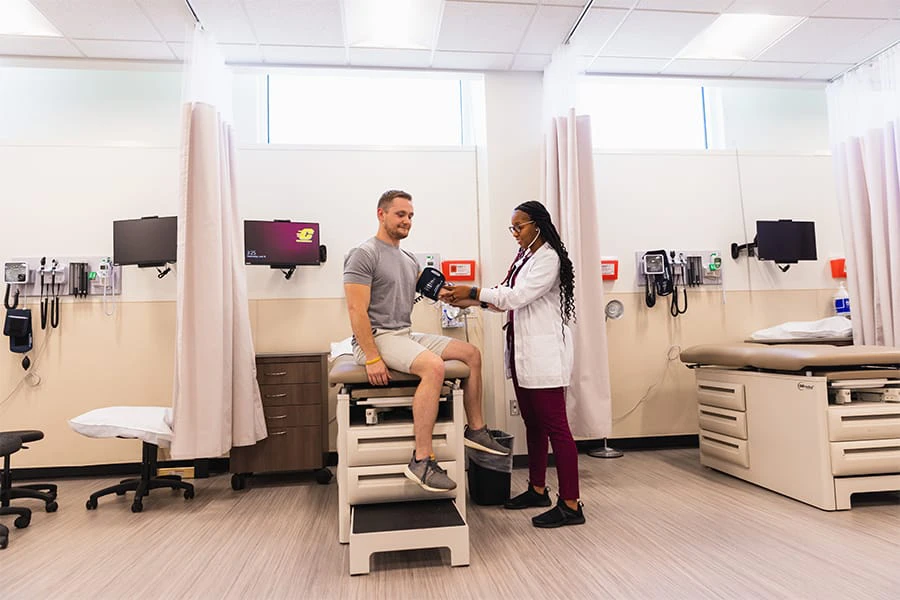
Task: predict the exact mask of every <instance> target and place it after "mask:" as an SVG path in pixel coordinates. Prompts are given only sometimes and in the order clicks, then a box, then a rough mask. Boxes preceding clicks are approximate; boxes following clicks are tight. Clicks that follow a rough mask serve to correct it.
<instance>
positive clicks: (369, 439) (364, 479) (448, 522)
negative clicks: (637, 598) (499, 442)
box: [328, 355, 469, 575]
mask: <svg viewBox="0 0 900 600" xmlns="http://www.w3.org/2000/svg"><path fill="white" fill-rule="evenodd" d="M390 376H391V380H390V384H389V385H387V386H378V387H374V386H371V385H370V384H369V381H368V376H367V375H366V369H365V367H364V366H361V365H358V364H356V361H355V360H354V359H353V357H352V356H347V355H342V356H339V357H337V359H335V361H334V364H333V365H332V367H331V369H330V371H329V374H328V381H329V383H330V384H331V385H339V386H340V390H339V392H338V396H337V407H336V414H337V424H338V438H337V450H338V469H337V484H338V539H339V541H340V543H342V544H348V543H349V545H350V574H351V575H359V574H364V573H368V572H369V570H370V558H371V555H372V554H374V553H376V552H387V551H395V550H414V549H422V548H445V547H446V548H448V549H449V550H450V564H451V565H452V566H464V565H468V564H469V526H468V523H467V522H466V491H465V490H466V488H465V454H464V449H463V427H464V422H465V412H464V410H463V391H462V387H461V382H462V380H464V379H465V378H467V377H468V376H469V368H468V366H466V365H465V364H464V363H462V362H460V361H456V360H450V361H446V362H445V363H444V377H445V384H444V386H442V389H441V402H440V407H439V410H438V421H437V423H435V427H434V434H433V446H434V454H435V458H436V459H437V461H438V464H439V465H440V466H441V467H443V468H444V469H446V470H447V474H448V475H449V476H450V477H451V478H452V479H453V480H454V481H455V482H456V483H457V487H456V489H454V490H450V491H448V492H442V493H434V492H428V491H425V490H423V489H422V488H421V487H420V486H418V485H417V484H416V483H414V482H412V481H410V480H409V479H407V478H406V476H405V475H404V469H405V467H406V465H407V464H408V463H409V460H410V457H411V456H412V452H413V450H414V448H415V435H414V432H413V422H412V415H411V407H412V395H413V393H414V392H415V387H416V385H417V384H418V381H419V378H418V377H416V376H415V375H409V374H406V373H400V372H397V371H390ZM367 412H368V414H367ZM367 422H368V423H369V424H367Z"/></svg>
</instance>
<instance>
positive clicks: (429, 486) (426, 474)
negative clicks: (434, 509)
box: [403, 450, 456, 492]
mask: <svg viewBox="0 0 900 600" xmlns="http://www.w3.org/2000/svg"><path fill="white" fill-rule="evenodd" d="M403 472H404V474H405V475H406V476H407V477H408V478H409V479H411V480H412V481H415V482H416V483H418V484H419V485H420V486H422V489H423V490H427V491H429V492H449V491H450V490H454V489H456V482H455V481H453V480H452V479H450V478H449V477H448V476H447V471H445V470H444V469H442V468H441V467H440V466H438V464H437V461H435V460H434V456H429V457H428V458H425V459H422V460H416V452H415V450H414V451H413V455H412V460H410V461H409V464H408V465H406V469H404V471H403Z"/></svg>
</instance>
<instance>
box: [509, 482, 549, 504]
mask: <svg viewBox="0 0 900 600" xmlns="http://www.w3.org/2000/svg"><path fill="white" fill-rule="evenodd" d="M550 505H551V503H550V492H549V491H548V489H547V488H544V493H543V494H538V493H537V492H536V491H534V488H533V487H531V484H530V483H529V484H528V489H527V490H525V491H524V492H522V493H521V494H519V495H518V496H516V497H515V498H510V499H509V500H507V501H506V503H504V504H503V508H508V509H509V510H519V509H521V508H531V507H532V506H550Z"/></svg>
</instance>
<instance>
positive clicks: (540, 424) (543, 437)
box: [508, 323, 580, 500]
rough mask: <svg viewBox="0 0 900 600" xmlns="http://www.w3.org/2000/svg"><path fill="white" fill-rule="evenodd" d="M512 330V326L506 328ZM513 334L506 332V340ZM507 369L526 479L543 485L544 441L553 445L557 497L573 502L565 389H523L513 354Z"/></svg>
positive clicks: (574, 463) (574, 471) (573, 451)
mask: <svg viewBox="0 0 900 600" xmlns="http://www.w3.org/2000/svg"><path fill="white" fill-rule="evenodd" d="M508 327H509V328H510V329H512V323H510V325H509V326H508ZM512 335H514V334H513V333H512V332H510V341H512V340H511V338H512ZM509 360H510V368H511V370H512V377H513V386H514V387H515V389H516V400H517V401H518V403H519V412H521V413H522V420H523V421H525V437H526V440H527V443H528V477H529V480H530V481H531V485H533V486H536V487H544V486H545V485H546V483H547V481H546V480H547V449H548V448H547V442H548V440H549V442H550V443H551V444H552V445H553V454H554V456H555V457H556V477H557V479H558V480H559V497H560V498H562V499H563V500H577V499H578V498H580V495H579V493H578V449H577V448H576V447H575V439H574V438H573V437H572V431H571V430H570V429H569V419H568V417H567V416H566V388H563V387H555V388H540V389H537V388H523V387H520V386H519V379H518V377H516V366H515V355H514V354H513V353H512V351H510V356H509Z"/></svg>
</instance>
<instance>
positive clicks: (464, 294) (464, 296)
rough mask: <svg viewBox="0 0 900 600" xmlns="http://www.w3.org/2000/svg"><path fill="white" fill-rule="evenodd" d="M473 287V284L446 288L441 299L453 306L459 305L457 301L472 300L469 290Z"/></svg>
mask: <svg viewBox="0 0 900 600" xmlns="http://www.w3.org/2000/svg"><path fill="white" fill-rule="evenodd" d="M471 289H472V286H470V285H455V286H453V287H451V288H444V289H442V290H441V294H440V299H441V300H443V301H444V302H447V303H448V304H452V305H453V306H459V305H458V304H457V302H461V301H463V300H470V298H469V292H470V291H471ZM476 304H477V302H476Z"/></svg>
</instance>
